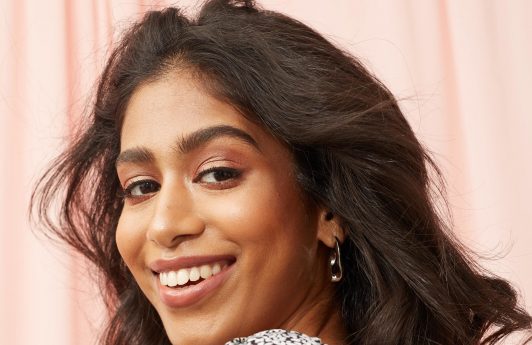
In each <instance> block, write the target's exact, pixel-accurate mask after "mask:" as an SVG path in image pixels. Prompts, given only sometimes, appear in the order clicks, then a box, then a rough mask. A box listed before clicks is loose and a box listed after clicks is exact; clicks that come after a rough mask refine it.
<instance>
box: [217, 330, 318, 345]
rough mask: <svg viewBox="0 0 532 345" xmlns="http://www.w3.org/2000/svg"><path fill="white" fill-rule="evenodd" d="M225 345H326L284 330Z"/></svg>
mask: <svg viewBox="0 0 532 345" xmlns="http://www.w3.org/2000/svg"><path fill="white" fill-rule="evenodd" d="M225 345H326V344H323V343H322V342H321V340H320V338H316V337H309V336H308V335H305V334H302V333H299V332H294V331H286V330H284V329H270V330H267V331H262V332H259V333H255V334H253V335H252V336H249V337H243V338H236V339H233V340H232V341H228V342H227V343H225Z"/></svg>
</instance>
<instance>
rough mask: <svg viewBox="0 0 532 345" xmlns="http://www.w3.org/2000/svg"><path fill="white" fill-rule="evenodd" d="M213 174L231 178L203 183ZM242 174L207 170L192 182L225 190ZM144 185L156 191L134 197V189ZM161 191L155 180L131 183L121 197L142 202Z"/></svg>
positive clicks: (214, 169)
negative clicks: (203, 180)
mask: <svg viewBox="0 0 532 345" xmlns="http://www.w3.org/2000/svg"><path fill="white" fill-rule="evenodd" d="M211 173H214V174H217V173H218V174H220V173H222V174H228V175H229V176H227V175H226V176H223V179H222V180H221V181H216V182H201V179H202V178H204V177H205V176H207V175H208V174H211ZM241 174H242V172H241V171H240V170H237V169H234V168H228V167H212V168H209V169H205V170H203V171H201V172H200V173H199V174H198V175H197V176H196V177H195V178H194V179H193V180H192V182H193V183H202V184H207V185H213V186H214V189H225V188H229V187H230V184H231V182H232V180H235V179H237V178H238V177H240V175H241ZM215 179H216V178H215ZM142 184H150V188H152V189H156V190H154V191H152V192H149V193H146V194H143V195H133V194H132V192H133V190H134V188H136V187H138V186H141V185H142ZM154 185H156V186H155V187H154ZM159 189H160V185H159V183H157V182H155V181H154V180H150V179H143V180H138V181H135V182H132V183H130V184H129V185H127V186H126V187H125V188H123V190H122V193H121V197H122V198H124V199H135V200H139V201H142V199H144V198H148V197H149V195H151V194H153V193H156V192H157V191H159Z"/></svg>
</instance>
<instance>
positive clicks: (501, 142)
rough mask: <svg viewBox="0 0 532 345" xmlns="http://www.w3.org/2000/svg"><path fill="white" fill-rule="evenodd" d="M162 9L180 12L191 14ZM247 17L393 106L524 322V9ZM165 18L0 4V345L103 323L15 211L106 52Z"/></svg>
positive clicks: (478, 5) (327, 5)
mask: <svg viewBox="0 0 532 345" xmlns="http://www.w3.org/2000/svg"><path fill="white" fill-rule="evenodd" d="M169 3H170V2H168V4H169ZM172 3H177V4H184V5H186V6H188V7H189V11H190V12H194V6H192V4H193V3H194V1H175V2H172ZM260 3H261V4H263V6H264V7H266V8H269V9H276V10H280V11H282V12H285V13H287V14H289V15H292V16H294V17H296V18H298V19H300V20H302V21H303V22H305V23H307V24H309V25H310V26H312V27H314V28H315V29H317V30H318V31H319V32H321V33H323V34H325V35H326V37H328V38H329V39H331V40H332V41H334V42H336V43H337V44H339V45H341V46H342V47H344V48H345V49H348V50H350V51H351V52H353V53H354V54H355V55H356V56H359V57H360V58H361V59H362V61H363V62H364V63H365V64H366V65H367V66H368V67H369V68H370V69H371V70H372V71H373V72H374V73H376V74H377V76H379V77H380V78H381V79H382V80H383V81H384V83H385V84H386V85H388V86H389V87H390V88H391V90H392V91H393V92H394V93H395V94H396V95H397V96H398V97H399V98H400V99H401V105H402V108H403V109H404V111H405V113H406V115H407V117H408V119H409V120H410V123H411V124H412V126H413V128H414V130H415V132H416V133H417V135H418V137H419V138H420V139H421V140H422V141H423V142H424V143H425V144H426V145H427V146H428V147H429V148H430V149H431V151H433V152H434V155H435V156H436V159H437V161H439V162H440V164H441V166H442V168H443V170H444V173H445V175H446V177H447V180H448V184H449V188H448V192H449V198H450V202H451V206H452V210H453V214H454V220H455V231H456V232H457V234H458V235H459V237H460V238H462V239H463V240H464V241H465V242H466V243H467V244H468V245H469V246H470V247H472V248H473V249H474V250H476V251H477V252H479V253H481V254H483V255H485V256H491V257H496V258H497V260H482V263H483V265H485V266H486V267H488V268H490V269H492V270H493V271H495V272H496V273H497V274H500V275H502V276H503V277H506V278H507V279H509V280H510V281H512V282H513V283H514V284H515V286H516V287H517V289H518V290H519V292H520V293H521V296H522V301H523V303H525V304H526V305H527V309H528V310H529V311H531V312H532V265H531V264H532V249H531V248H530V246H531V243H532V231H531V230H532V209H531V207H530V202H529V199H530V196H531V195H532V178H531V177H532V155H531V153H530V150H531V149H532V112H531V111H530V101H531V98H532V86H531V85H532V68H531V67H530V65H531V61H532V44H531V42H532V2H531V1H527V0H522V1H519V0H512V1H503V0H500V1H495V0H492V1H486V0H470V1H458V0H456V1H443V0H442V1H436V0H430V1H427V0H389V1H384V0H377V1H367V0H365V1H363V0H352V1H347V0H343V1H341V0H335V1H327V2H325V1H317V0H315V1H308V0H285V1H281V0H264V1H261V2H260ZM165 4H166V3H165V2H164V1H159V2H153V3H152V2H148V1H138V0H137V1H135V0H127V1H126V0H114V1H111V0H107V1H104V0H94V1H89V0H86V1H68V0H63V1H59V0H50V1H38V0H33V1H31V0H0V83H1V87H0V186H1V194H0V195H1V196H0V258H1V259H0V286H1V290H0V344H28V345H29V344H37V343H38V344H54V345H64V344H65V345H66V344H83V345H84V344H95V341H96V335H95V334H96V331H97V329H98V327H99V322H101V320H102V319H104V318H105V313H104V311H103V310H102V308H101V307H100V304H99V300H98V293H97V292H96V290H95V288H94V283H93V282H92V281H91V280H90V272H88V271H87V270H86V269H85V268H84V267H83V265H82V264H81V261H80V260H79V259H74V258H71V257H69V256H68V255H67V254H66V253H65V252H64V250H61V249H60V248H58V247H57V246H54V245H52V244H51V243H50V241H48V240H46V239H43V238H42V236H36V235H35V234H33V233H32V232H31V227H30V225H29V224H28V221H27V204H28V197H29V193H30V191H31V186H32V184H33V183H34V181H35V178H36V177H37V176H38V175H39V173H40V172H42V169H43V168H44V167H45V165H46V162H47V161H49V160H50V159H51V158H52V157H53V156H54V154H56V153H57V152H58V150H59V149H60V148H61V147H63V146H64V145H65V143H66V142H67V139H68V135H69V132H70V131H71V129H72V128H73V127H74V126H75V124H76V122H77V120H76V118H77V114H79V113H80V112H81V111H83V110H84V109H85V107H86V106H87V104H88V97H89V96H90V94H91V92H92V91H93V90H94V86H95V80H96V77H97V75H98V72H99V71H100V70H101V68H102V66H103V63H104V61H105V59H104V58H105V56H106V54H107V53H108V52H109V46H110V44H111V43H112V42H113V40H116V38H117V37H118V35H119V33H120V32H121V31H122V30H123V29H124V28H125V27H127V26H128V24H129V23H130V20H133V19H136V18H138V17H139V16H140V14H141V13H143V12H144V11H146V10H148V9H150V8H152V7H158V6H162V5H165ZM331 4H334V6H333V5H331ZM514 341H515V340H509V341H507V343H508V344H512V343H514Z"/></svg>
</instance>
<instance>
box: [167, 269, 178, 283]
mask: <svg viewBox="0 0 532 345" xmlns="http://www.w3.org/2000/svg"><path fill="white" fill-rule="evenodd" d="M166 275H167V278H166V279H167V284H168V286H172V287H173V286H176V285H177V273H176V272H175V271H170V272H168V273H167V274H166Z"/></svg>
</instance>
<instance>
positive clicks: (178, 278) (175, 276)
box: [159, 263, 227, 287]
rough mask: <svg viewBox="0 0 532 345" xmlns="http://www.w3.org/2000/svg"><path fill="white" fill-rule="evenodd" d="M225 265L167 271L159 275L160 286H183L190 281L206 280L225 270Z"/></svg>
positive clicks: (218, 264)
mask: <svg viewBox="0 0 532 345" xmlns="http://www.w3.org/2000/svg"><path fill="white" fill-rule="evenodd" d="M226 266H227V264H225V263H224V264H220V263H215V264H214V265H212V266H211V265H201V266H200V267H191V268H182V269H180V270H178V271H168V272H161V273H159V281H160V282H161V285H166V286H170V287H174V286H177V285H180V286H182V285H185V284H186V283H188V282H189V280H190V281H192V282H195V281H198V280H200V279H207V278H209V277H211V276H213V275H215V274H218V273H220V271H221V270H222V269H223V268H225V267H226Z"/></svg>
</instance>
